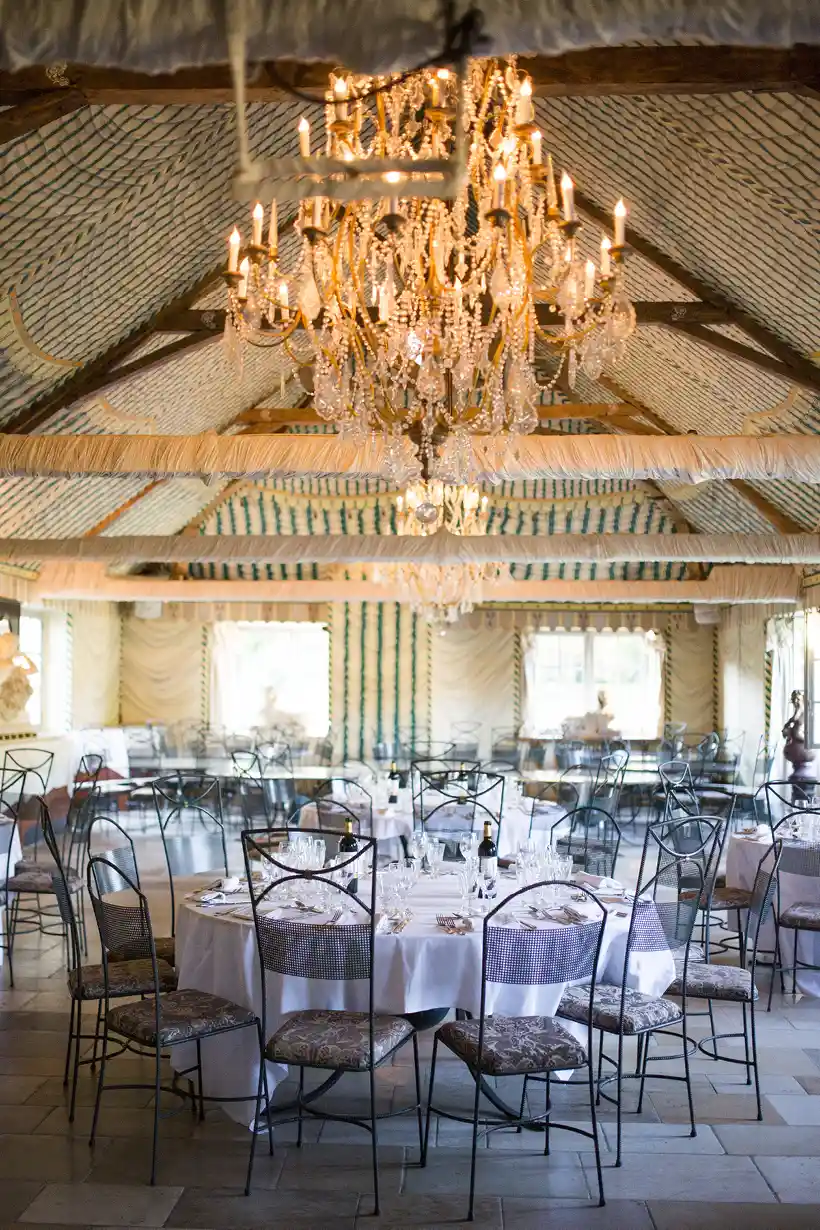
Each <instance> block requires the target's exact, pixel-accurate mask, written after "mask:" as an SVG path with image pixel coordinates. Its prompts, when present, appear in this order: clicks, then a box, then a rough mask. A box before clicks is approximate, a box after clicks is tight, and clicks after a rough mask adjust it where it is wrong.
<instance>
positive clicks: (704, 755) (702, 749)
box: [689, 730, 720, 784]
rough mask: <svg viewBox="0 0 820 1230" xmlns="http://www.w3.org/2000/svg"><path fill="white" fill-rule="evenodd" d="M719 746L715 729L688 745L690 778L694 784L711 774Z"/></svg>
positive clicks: (718, 737)
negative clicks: (692, 744) (690, 767)
mask: <svg viewBox="0 0 820 1230" xmlns="http://www.w3.org/2000/svg"><path fill="white" fill-rule="evenodd" d="M719 748H720V735H719V734H718V733H717V731H716V730H712V731H710V732H709V734H706V735H703V737H702V738H701V739H699V740H698V742H697V743H696V744H694V746H690V748H689V761H690V764H691V766H692V780H693V781H694V782H695V784H697V783H698V782H702V781H705V780H706V779H707V778H708V776H709V775H710V774H711V771H712V768H713V766H714V763H715V760H716V759H717V754H718V749H719Z"/></svg>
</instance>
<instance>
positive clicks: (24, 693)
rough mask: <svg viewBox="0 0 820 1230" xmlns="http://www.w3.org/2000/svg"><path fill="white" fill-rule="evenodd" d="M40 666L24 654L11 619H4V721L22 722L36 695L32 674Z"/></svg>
mask: <svg viewBox="0 0 820 1230" xmlns="http://www.w3.org/2000/svg"><path fill="white" fill-rule="evenodd" d="M36 673H37V667H36V666H35V665H34V663H33V662H32V660H31V658H29V657H28V656H27V655H26V654H24V653H21V652H20V642H19V641H18V639H17V637H16V636H15V634H14V633H13V632H12V630H11V625H10V624H9V621H8V620H7V619H3V620H0V722H14V721H19V720H20V718H21V717H22V716H23V710H24V709H25V707H26V705H27V704H28V702H29V699H30V697H31V695H32V691H33V689H32V686H31V684H30V683H29V681H28V676H29V675H34V674H36Z"/></svg>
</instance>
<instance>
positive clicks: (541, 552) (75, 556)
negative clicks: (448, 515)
mask: <svg viewBox="0 0 820 1230" xmlns="http://www.w3.org/2000/svg"><path fill="white" fill-rule="evenodd" d="M0 558H2V559H6V560H15V559H17V560H30V559H41V560H76V561H79V562H101V563H107V564H109V565H111V564H127V563H135V562H139V561H141V560H148V561H153V562H155V563H272V564H288V563H298V562H301V563H314V562H315V563H330V564H334V563H335V564H345V563H390V562H399V561H416V562H425V563H434V564H459V563H473V562H477V563H482V562H499V563H520V564H537V563H564V562H567V561H570V562H572V563H575V562H577V561H594V562H600V563H618V562H622V563H632V562H636V561H641V560H670V561H684V562H689V561H692V562H697V561H701V562H704V563H712V564H735V563H751V564H779V565H786V564H812V563H815V564H816V563H820V535H818V534H791V535H788V534H561V533H555V534H543V535H531V534H528V535H524V534H520V535H516V534H488V535H486V536H483V535H476V536H473V537H469V536H465V537H462V536H460V535H458V534H451V533H449V532H448V531H447V530H439V531H438V532H437V533H436V534H431V535H429V536H426V537H414V536H412V535H406V536H401V535H396V534H360V535H357V534H332V535H326V536H325V535H312V534H292V535H286V536H284V537H278V536H274V535H262V534H226V535H222V536H220V535H216V534H210V535H173V536H172V535H169V536H164V537H148V536H146V537H123V538H100V537H95V538H58V539H37V538H35V539H17V538H3V539H0Z"/></svg>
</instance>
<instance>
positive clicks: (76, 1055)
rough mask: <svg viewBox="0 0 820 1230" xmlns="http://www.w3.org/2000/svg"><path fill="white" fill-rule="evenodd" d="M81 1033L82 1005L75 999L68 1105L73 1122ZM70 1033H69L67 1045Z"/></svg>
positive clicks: (71, 1121)
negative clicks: (75, 1022) (72, 1062)
mask: <svg viewBox="0 0 820 1230" xmlns="http://www.w3.org/2000/svg"><path fill="white" fill-rule="evenodd" d="M71 1020H72V1024H73V1021H74V1004H73V1003H72V1005H71ZM82 1035H83V1006H82V1002H81V1001H80V1000H77V1033H76V1035H75V1037H74V1066H73V1070H72V1074H71V1102H70V1104H69V1107H68V1122H69V1123H73V1122H74V1108H75V1106H76V1103H77V1077H78V1076H79V1074H80V1047H81V1046H82ZM70 1040H71V1035H70V1034H69V1045H70Z"/></svg>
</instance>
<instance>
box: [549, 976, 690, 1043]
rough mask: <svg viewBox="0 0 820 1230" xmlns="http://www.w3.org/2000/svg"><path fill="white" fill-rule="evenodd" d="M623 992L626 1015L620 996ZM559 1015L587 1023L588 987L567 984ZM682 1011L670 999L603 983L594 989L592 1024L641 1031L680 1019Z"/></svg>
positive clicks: (627, 1031) (610, 1030) (611, 1029)
mask: <svg viewBox="0 0 820 1230" xmlns="http://www.w3.org/2000/svg"><path fill="white" fill-rule="evenodd" d="M622 994H623V995H624V1001H623V1018H622V1017H621V995H622ZM558 1015H559V1016H564V1017H567V1018H568V1019H569V1020H571V1021H582V1022H583V1023H584V1024H586V1021H587V1018H588V1015H589V990H588V989H587V988H586V987H568V988H567V990H566V991H565V992H564V996H563V998H562V1000H561V1003H560V1005H559V1007H558ZM682 1015H683V1014H682V1013H681V1010H680V1008H679V1007H678V1005H677V1004H673V1003H672V1001H671V1000H670V999H661V998H656V997H655V996H653V995H644V994H643V993H642V992H641V991H633V990H632V989H631V988H629V987H627V988H626V991H625V992H623V991H622V988H621V987H619V986H606V985H601V986H597V987H596V988H595V998H594V1000H593V1004H592V1023H593V1025H594V1026H595V1028H596V1029H603V1030H606V1031H607V1032H608V1033H613V1034H617V1033H624V1034H640V1033H644V1032H645V1031H646V1030H647V1029H664V1028H665V1027H666V1026H667V1025H674V1024H675V1023H676V1022H677V1021H680V1020H681V1017H682Z"/></svg>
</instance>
